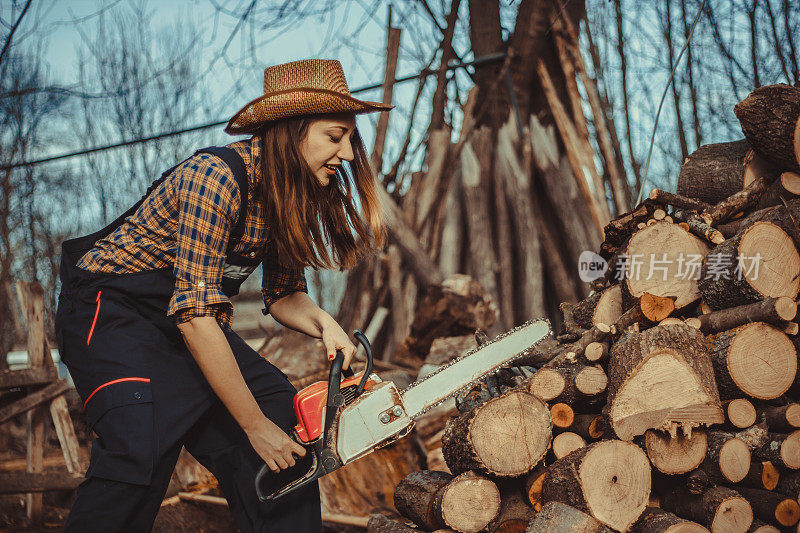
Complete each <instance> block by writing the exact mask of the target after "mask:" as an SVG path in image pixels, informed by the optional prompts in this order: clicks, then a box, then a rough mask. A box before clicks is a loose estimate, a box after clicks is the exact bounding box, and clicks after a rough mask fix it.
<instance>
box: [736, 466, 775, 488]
mask: <svg viewBox="0 0 800 533" xmlns="http://www.w3.org/2000/svg"><path fill="white" fill-rule="evenodd" d="M780 478H781V472H780V470H778V469H777V468H775V466H773V464H772V463H770V462H769V461H752V462H751V463H750V470H749V471H748V472H747V476H745V478H744V479H743V480H742V481H741V485H744V486H746V487H752V488H754V489H760V490H774V489H775V487H776V486H777V485H778V482H779V481H780Z"/></svg>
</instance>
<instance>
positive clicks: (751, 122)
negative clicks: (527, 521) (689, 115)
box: [733, 83, 800, 171]
mask: <svg viewBox="0 0 800 533" xmlns="http://www.w3.org/2000/svg"><path fill="white" fill-rule="evenodd" d="M733 111H734V113H736V117H737V118H738V119H739V122H740V123H741V125H742V131H743V132H744V135H745V137H747V141H748V142H749V143H750V145H751V146H752V147H753V149H754V150H755V151H756V152H758V153H759V154H761V155H762V156H763V157H764V158H766V159H768V160H770V161H773V162H775V163H776V164H777V165H779V166H781V167H783V168H785V169H787V170H794V171H797V170H800V126H798V124H799V123H800V88H797V87H793V86H791V85H786V84H782V83H781V84H775V85H766V86H764V87H759V88H757V89H756V90H754V91H753V92H751V93H750V95H749V96H748V97H747V98H745V99H744V100H742V101H741V102H739V103H738V104H736V106H734V108H733Z"/></svg>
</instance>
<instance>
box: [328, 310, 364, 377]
mask: <svg viewBox="0 0 800 533" xmlns="http://www.w3.org/2000/svg"><path fill="white" fill-rule="evenodd" d="M322 344H324V345H325V351H326V353H327V354H328V359H329V360H331V361H332V360H333V358H334V357H336V350H341V351H342V353H343V354H344V365H342V368H350V361H351V360H352V359H353V357H354V356H355V355H356V346H355V344H353V343H352V342H351V341H350V337H348V336H347V333H345V332H344V330H343V329H342V326H340V325H339V324H338V323H337V322H336V321H335V320H333V319H331V320H328V321H326V322H325V324H324V325H323V327H322Z"/></svg>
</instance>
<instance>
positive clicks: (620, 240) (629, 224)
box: [600, 200, 658, 260]
mask: <svg viewBox="0 0 800 533" xmlns="http://www.w3.org/2000/svg"><path fill="white" fill-rule="evenodd" d="M657 208H658V204H657V203H655V202H653V201H652V200H645V201H644V202H642V203H641V204H639V205H638V206H636V207H635V208H633V209H631V210H630V211H627V212H625V213H622V214H620V215H617V217H616V218H614V219H613V220H612V221H611V222H609V223H608V224H607V225H606V227H605V228H604V230H603V231H604V234H605V240H604V241H603V243H602V244H601V245H600V255H601V256H602V257H603V258H605V259H606V260H609V259H611V257H612V256H613V255H614V254H616V253H617V252H618V251H619V250H620V248H621V247H622V245H623V244H624V243H625V242H626V241H627V240H628V239H630V236H631V235H632V234H633V233H634V232H635V231H636V230H637V229H642V228H643V227H644V226H645V222H647V220H648V219H649V218H650V217H651V216H652V214H653V211H655V209H657Z"/></svg>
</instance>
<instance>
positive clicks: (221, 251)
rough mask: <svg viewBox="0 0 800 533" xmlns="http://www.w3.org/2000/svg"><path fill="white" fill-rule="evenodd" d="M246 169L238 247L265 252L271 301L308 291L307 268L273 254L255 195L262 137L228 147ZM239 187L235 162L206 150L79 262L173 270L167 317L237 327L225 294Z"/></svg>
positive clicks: (98, 267)
mask: <svg viewBox="0 0 800 533" xmlns="http://www.w3.org/2000/svg"><path fill="white" fill-rule="evenodd" d="M228 147H229V148H233V149H234V150H236V152H237V153H238V154H239V155H240V156H242V159H243V160H244V163H245V167H246V168H247V171H248V172H247V174H248V183H249V187H248V190H247V194H248V204H247V218H246V220H245V227H244V234H243V236H242V239H241V240H240V241H239V243H238V244H236V245H235V247H234V252H236V253H238V254H242V255H247V256H249V257H253V258H255V257H262V258H264V260H263V263H262V269H263V272H264V275H263V280H262V288H261V292H262V295H263V297H264V305H265V308H266V310H267V311H268V310H269V308H270V305H272V304H273V303H274V302H276V301H277V300H279V299H281V298H282V297H284V296H286V295H288V294H290V293H293V292H297V291H302V292H308V290H307V288H306V280H305V276H304V274H303V270H302V269H290V268H284V267H281V266H280V265H277V264H275V263H274V261H270V260H268V259H267V258H269V257H273V256H274V254H269V255H267V254H266V253H265V252H266V247H267V241H268V238H269V228H268V227H267V226H266V225H265V206H264V203H263V201H261V200H260V199H259V198H258V197H257V194H256V185H257V183H258V180H260V179H261V165H260V154H261V140H260V139H259V138H258V137H253V138H251V139H250V140H248V141H239V142H235V143H233V144H229V145H228ZM239 205H240V199H239V185H238V183H237V182H236V179H235V178H234V176H233V172H231V170H230V169H229V168H228V166H227V165H226V164H225V163H224V162H222V161H221V160H220V159H218V158H217V157H215V156H213V155H211V154H205V153H204V154H199V155H196V156H194V157H192V158H190V159H189V160H187V161H186V162H185V163H184V164H182V165H180V166H179V167H178V168H176V169H175V170H174V171H173V172H172V174H170V175H169V176H168V177H167V178H166V179H165V180H164V182H163V183H161V184H160V185H159V186H158V187H156V189H155V190H153V192H151V193H150V195H149V196H148V197H147V199H145V201H144V203H143V204H142V205H141V206H140V207H139V209H138V210H137V211H136V213H135V214H134V215H133V216H131V217H129V218H128V219H126V220H125V222H124V223H123V224H122V225H121V226H120V227H119V228H117V229H116V230H114V231H113V232H112V233H111V234H110V235H109V236H108V237H106V238H104V239H101V240H99V241H97V243H95V247H94V248H92V249H91V250H90V251H89V252H87V253H86V255H84V256H83V257H82V258H81V260H80V261H79V262H78V265H77V266H78V267H79V268H82V269H84V270H89V271H91V272H105V273H111V274H128V273H133V272H141V271H145V270H156V269H161V268H167V267H170V266H171V267H173V273H174V274H175V280H176V281H175V290H174V292H173V294H172V298H171V299H170V301H169V306H168V308H167V315H174V318H175V322H176V323H178V324H180V323H183V322H188V321H189V320H191V319H192V318H195V317H199V316H213V317H215V318H216V319H217V322H219V324H220V326H222V327H223V328H225V329H229V328H230V324H231V318H232V316H233V305H232V304H231V302H230V300H229V299H228V297H227V296H225V294H224V293H223V292H222V289H221V280H222V268H223V264H224V262H225V249H226V247H227V245H228V236H229V234H230V232H231V230H232V229H233V226H234V225H235V224H236V219H237V217H238V214H239Z"/></svg>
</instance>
